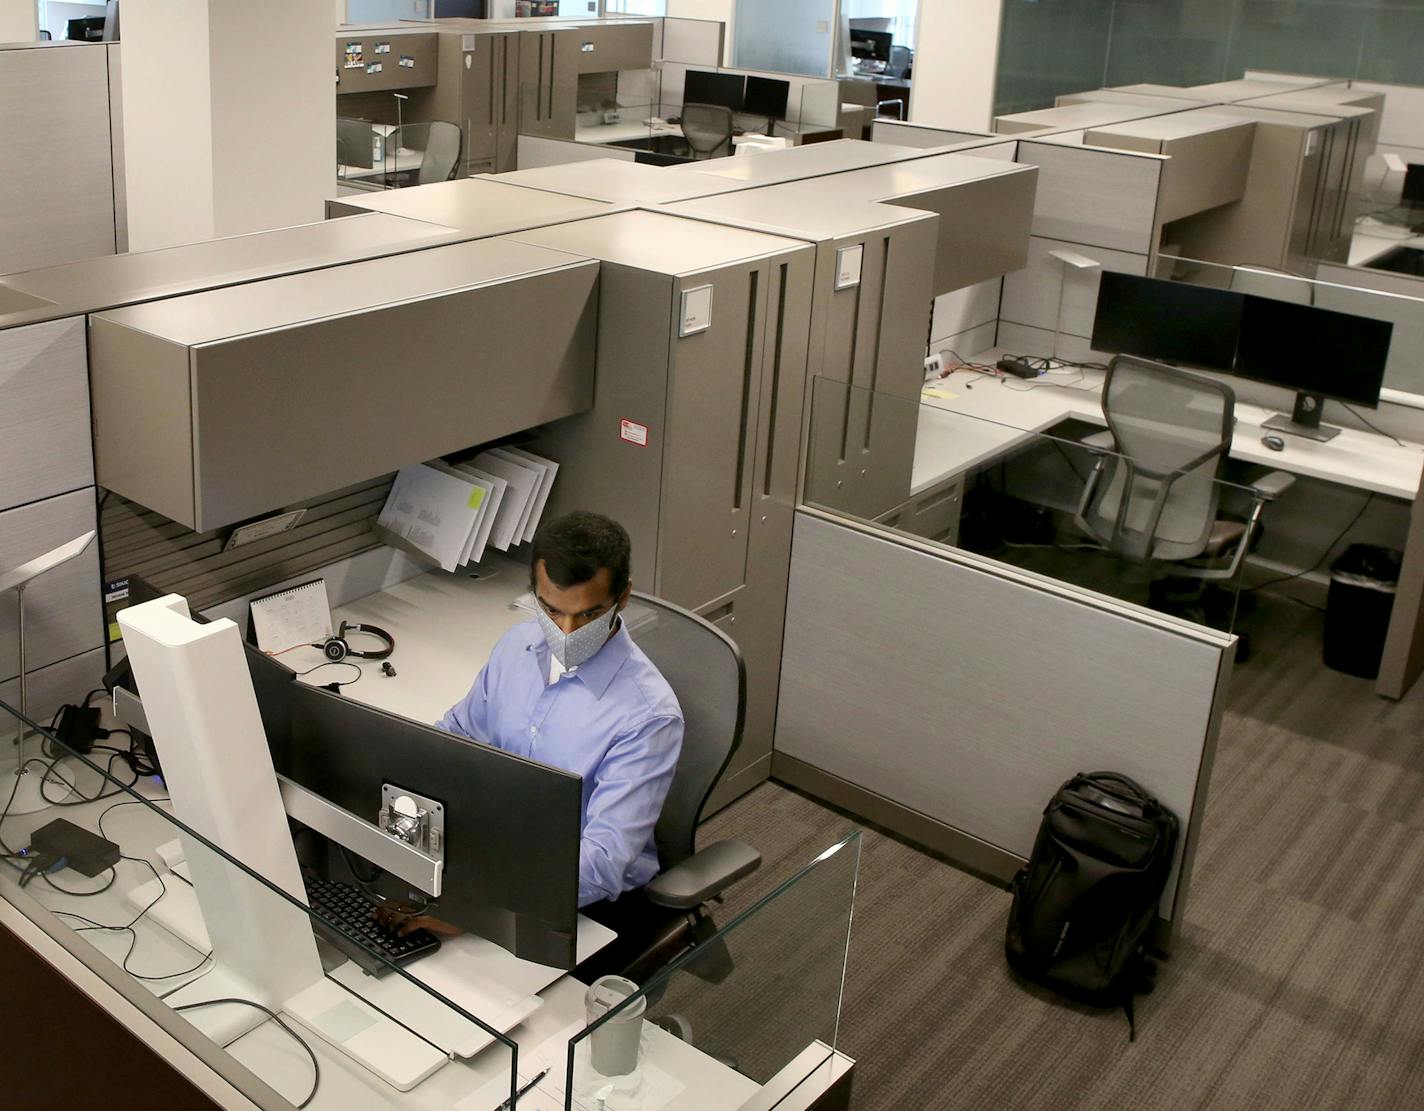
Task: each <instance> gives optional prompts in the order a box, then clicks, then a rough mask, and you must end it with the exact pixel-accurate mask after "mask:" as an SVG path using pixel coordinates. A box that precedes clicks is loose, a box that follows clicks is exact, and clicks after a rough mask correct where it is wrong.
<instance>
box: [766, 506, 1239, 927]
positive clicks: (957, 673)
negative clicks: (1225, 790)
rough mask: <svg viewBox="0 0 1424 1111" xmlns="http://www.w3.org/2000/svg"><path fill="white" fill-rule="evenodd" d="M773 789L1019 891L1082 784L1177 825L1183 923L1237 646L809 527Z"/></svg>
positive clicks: (894, 543)
mask: <svg viewBox="0 0 1424 1111" xmlns="http://www.w3.org/2000/svg"><path fill="white" fill-rule="evenodd" d="M786 615H787V616H786V643H785V654H784V656H783V664H782V674H781V702H780V708H779V711H778V714H777V723H776V754H775V759H774V761H773V765H772V767H773V774H774V775H775V776H776V777H777V778H778V779H779V780H781V781H783V782H786V783H789V784H791V785H792V786H796V787H799V788H801V789H803V790H806V791H808V792H810V793H811V794H814V795H817V796H819V797H821V798H824V799H826V800H828V801H830V802H832V803H835V804H837V805H840V806H844V807H846V808H847V809H849V810H851V811H853V812H854V813H857V814H860V815H863V816H864V817H866V818H869V819H871V820H872V821H875V822H877V823H879V824H881V825H883V826H886V827H887V828H889V829H891V830H894V831H895V832H898V833H901V834H903V835H905V836H907V837H909V838H911V839H913V840H915V841H918V842H920V843H922V844H925V845H927V846H929V847H931V848H933V849H936V850H939V851H941V852H943V853H945V854H947V855H948V856H950V857H951V858H953V859H955V860H957V861H959V862H961V863H962V864H964V865H966V866H967V867H969V868H971V869H972V870H974V871H977V872H979V873H981V874H985V875H989V876H993V877H995V878H997V879H1000V880H1004V881H1007V880H1008V879H1009V878H1010V876H1012V874H1013V872H1014V871H1015V870H1016V869H1017V868H1018V867H1019V866H1020V864H1021V863H1022V861H1023V860H1024V859H1025V858H1026V857H1027V856H1028V854H1029V852H1030V850H1031V848H1032V845H1033V838H1034V833H1035V831H1036V830H1037V828H1038V823H1039V819H1040V817H1041V815H1042V811H1043V808H1044V806H1045V805H1046V804H1047V802H1048V800H1049V798H1050V797H1051V795H1052V793H1053V791H1054V790H1055V789H1056V788H1057V787H1058V786H1059V785H1060V784H1061V783H1062V782H1063V781H1064V780H1066V779H1068V778H1069V777H1071V776H1072V775H1074V774H1075V773H1077V772H1083V771H1097V770H1102V769H1108V770H1114V771H1119V772H1123V773H1125V774H1127V775H1130V776H1131V777H1133V778H1134V779H1136V780H1138V781H1139V782H1140V783H1142V784H1143V786H1144V787H1146V788H1147V789H1148V790H1149V791H1151V792H1152V793H1153V794H1154V795H1156V796H1157V797H1158V798H1159V799H1160V800H1161V801H1162V802H1163V803H1165V804H1166V805H1167V806H1169V807H1170V808H1171V809H1172V810H1173V811H1174V812H1175V813H1176V814H1177V815H1178V817H1179V818H1180V819H1181V822H1182V836H1181V840H1180V842H1179V845H1178V857H1177V867H1176V870H1175V872H1174V876H1173V879H1172V880H1171V881H1170V882H1169V885H1168V889H1167V893H1166V895H1165V896H1164V897H1163V900H1162V917H1163V918H1164V919H1166V920H1167V923H1168V924H1169V928H1168V931H1167V933H1168V936H1167V938H1166V940H1167V941H1170V939H1171V934H1172V933H1174V932H1175V931H1176V930H1177V929H1178V928H1179V927H1180V924H1181V921H1182V916H1183V912H1184V909H1185V906H1186V897H1187V889H1188V883H1189V881H1190V878H1191V870H1192V863H1193V858H1194V853H1195V849H1196V845H1197V842H1198V839H1199V837H1200V831H1201V819H1202V814H1203V811H1204V808H1205V805H1206V791H1207V784H1208V780H1209V776H1210V772H1211V764H1212V757H1213V752H1214V748H1215V744H1216V738H1217V734H1218V732H1219V730H1220V724H1221V714H1222V708H1223V702H1224V696H1225V691H1226V683H1227V677H1228V676H1229V674H1230V670H1231V663H1232V659H1233V656H1234V652H1235V638H1234V637H1232V636H1230V635H1228V634H1225V633H1219V632H1216V631H1215V630H1211V629H1207V628H1204V627H1202V626H1197V625H1192V624H1189V623H1187V622H1184V621H1179V620H1177V619H1174V618H1170V617H1166V616H1164V615H1161V614H1157V613H1152V612H1150V611H1146V610H1143V609H1141V608H1139V607H1134V606H1130V605H1126V604H1122V603H1118V602H1116V601H1114V600H1112V599H1109V598H1106V597H1104V596H1102V595H1097V594H1094V593H1092V592H1089V591H1084V590H1080V589H1077V588H1074V587H1071V586H1067V585H1065V584H1063V583H1060V582H1056V581H1053V580H1050V579H1045V578H1043V577H1041V576H1037V575H1033V574H1031V573H1027V572H1023V571H1019V570H1017V569H1015V568H1011V567H1008V566H1006V565H1004V564H1000V563H996V562H995V561H993V560H988V559H983V558H980V557H977V556H973V555H970V554H968V553H966V552H962V551H958V550H955V549H949V548H945V547H943V546H940V545H935V544H931V543H928V542H924V541H919V540H917V539H915V538H913V537H909V536H906V535H903V534H897V533H892V532H889V531H888V530H884V529H879V528H876V527H874V526H870V525H866V524H861V523H858V522H856V521H854V520H851V519H849V518H842V517H838V516H833V515H831V514H828V513H825V512H823V511H821V510H818V509H812V508H807V507H802V508H800V509H798V510H797V511H796V524H795V539H794V543H793V545H792V557H791V578H790V590H789V594H788V600H787V610H786Z"/></svg>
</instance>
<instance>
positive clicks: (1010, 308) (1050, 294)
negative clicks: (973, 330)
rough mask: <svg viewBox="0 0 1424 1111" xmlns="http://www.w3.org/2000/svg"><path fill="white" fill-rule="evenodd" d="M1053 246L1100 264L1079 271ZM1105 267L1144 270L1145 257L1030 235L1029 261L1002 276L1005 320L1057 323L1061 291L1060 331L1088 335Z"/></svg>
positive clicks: (1048, 325) (1124, 271)
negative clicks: (1053, 253) (1061, 315)
mask: <svg viewBox="0 0 1424 1111" xmlns="http://www.w3.org/2000/svg"><path fill="white" fill-rule="evenodd" d="M1056 250H1064V251H1071V252H1072V253H1073V254H1075V255H1083V256H1085V257H1087V258H1090V259H1093V260H1094V261H1096V262H1098V263H1100V264H1101V268H1100V269H1097V270H1080V269H1078V268H1076V267H1073V266H1070V265H1068V264H1067V263H1065V262H1062V261H1060V260H1059V259H1056V258H1054V257H1053V255H1052V254H1051V253H1050V252H1052V251H1056ZM1104 270H1115V271H1117V272H1119V273H1122V274H1136V275H1139V276H1140V275H1143V274H1146V273H1147V256H1146V255H1138V254H1130V253H1128V252H1126V251H1112V250H1108V249H1107V248H1105V247H1093V246H1089V245H1086V244H1081V243H1060V242H1058V241H1056V240H1052V239H1042V238H1040V237H1038V236H1034V237H1033V238H1032V239H1030V240H1029V244H1028V261H1027V263H1026V264H1025V266H1024V268H1023V269H1022V270H1019V271H1016V272H1015V273H1012V274H1009V275H1007V276H1006V277H1005V278H1004V302H1003V307H1002V309H1001V310H1000V313H999V315H1000V317H1001V318H1002V319H1003V320H1007V321H1010V322H1012V323H1014V324H1026V325H1028V326H1030V327H1033V328H1045V329H1047V330H1048V331H1050V332H1052V331H1053V330H1054V329H1055V328H1056V327H1057V323H1058V298H1059V293H1060V292H1061V293H1062V296H1063V331H1064V332H1066V333H1069V334H1071V335H1075V336H1082V337H1084V338H1087V337H1088V336H1091V335H1092V334H1093V315H1094V314H1095V313H1096V312H1097V305H1098V284H1099V283H1100V282H1101V281H1102V275H1103V271H1104Z"/></svg>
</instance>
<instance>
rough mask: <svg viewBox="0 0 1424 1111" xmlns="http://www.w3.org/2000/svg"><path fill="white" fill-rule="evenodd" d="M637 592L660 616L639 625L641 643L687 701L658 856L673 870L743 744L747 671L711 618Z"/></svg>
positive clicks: (686, 852)
mask: <svg viewBox="0 0 1424 1111" xmlns="http://www.w3.org/2000/svg"><path fill="white" fill-rule="evenodd" d="M634 598H636V599H637V601H638V602H640V603H642V604H643V605H645V606H647V607H649V608H650V609H652V611H653V614H654V618H653V620H651V621H648V622H647V623H645V624H641V625H639V626H638V628H636V629H634V630H633V631H632V633H631V635H632V637H633V640H634V643H636V644H637V645H638V647H639V648H641V649H642V650H643V651H644V652H645V653H646V654H647V656H648V658H649V659H650V660H652V661H653V664H654V665H655V666H656V667H657V669H658V670H659V671H660V672H662V675H663V678H664V679H666V680H667V681H668V685H669V686H670V687H672V690H673V693H674V694H675V695H677V701H678V704H679V705H680V706H681V707H682V717H683V735H682V755H681V757H680V758H679V759H678V763H677V771H676V773H675V774H674V775H673V781H672V787H671V788H670V789H669V790H668V797H667V801H666V802H665V803H663V812H662V816H661V817H660V818H659V819H658V824H657V828H656V830H655V831H654V837H655V840H656V841H657V846H658V860H659V862H660V863H661V865H662V867H663V868H670V867H671V866H672V865H674V864H677V863H678V862H679V861H682V860H685V859H686V858H687V857H689V856H691V855H692V851H693V841H694V838H695V836H696V831H697V821H698V818H699V817H700V816H701V814H702V807H703V804H704V803H706V801H707V796H708V795H709V794H711V793H712V788H713V787H714V786H716V784H717V780H718V779H719V778H720V777H721V775H722V772H723V770H724V769H725V768H726V767H727V762H728V761H729V760H731V758H732V753H734V752H735V751H736V750H737V746H738V745H740V744H741V742H742V724H743V720H744V718H745V715H746V691H747V679H746V669H745V667H744V666H743V664H742V656H741V653H740V652H739V651H738V650H737V646H736V645H735V644H733V643H732V641H731V640H730V639H728V637H727V636H725V635H724V634H723V633H722V631H721V630H720V629H718V628H717V627H716V626H715V625H713V624H712V623H711V622H709V621H704V620H703V619H702V618H700V617H698V616H697V615H696V614H694V613H689V612H688V611H687V610H684V609H681V608H679V607H678V606H674V605H671V604H669V603H667V602H664V601H661V600H660V599H657V598H651V597H648V596H647V595H644V594H635V595H634Z"/></svg>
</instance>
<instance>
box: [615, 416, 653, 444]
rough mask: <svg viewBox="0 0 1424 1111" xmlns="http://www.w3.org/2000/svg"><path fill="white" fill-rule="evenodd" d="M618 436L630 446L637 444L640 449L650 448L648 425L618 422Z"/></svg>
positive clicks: (627, 421)
mask: <svg viewBox="0 0 1424 1111" xmlns="http://www.w3.org/2000/svg"><path fill="white" fill-rule="evenodd" d="M618 435H619V436H621V437H622V438H623V439H625V440H627V441H628V442H629V443H630V444H637V445H638V446H639V447H647V446H648V426H647V425H646V424H638V423H637V422H636V421H631V420H621V421H619V422H618Z"/></svg>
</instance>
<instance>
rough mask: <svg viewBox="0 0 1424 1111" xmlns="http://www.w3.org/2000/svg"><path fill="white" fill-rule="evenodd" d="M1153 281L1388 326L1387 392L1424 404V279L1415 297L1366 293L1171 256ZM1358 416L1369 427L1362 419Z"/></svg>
mask: <svg viewBox="0 0 1424 1111" xmlns="http://www.w3.org/2000/svg"><path fill="white" fill-rule="evenodd" d="M1331 270H1332V272H1339V273H1340V274H1341V276H1342V277H1344V276H1347V275H1348V273H1349V271H1348V270H1346V269H1345V268H1343V267H1339V268H1336V267H1332V268H1331ZM1153 276H1154V277H1158V278H1168V279H1171V280H1173V281H1179V282H1190V283H1192V284H1195V285H1207V286H1212V287H1214V288H1217V289H1230V290H1234V291H1236V292H1237V293H1246V294H1251V295H1253V296H1256V297H1269V298H1271V299H1273V300H1277V301H1291V302H1294V303H1296V304H1301V305H1313V306H1315V307H1316V308H1321V309H1329V310H1331V311H1332V312H1341V313H1348V314H1350V315H1351V316H1362V317H1367V318H1369V319H1371V320H1383V321H1387V322H1389V323H1390V324H1392V325H1393V326H1394V330H1393V332H1392V333H1391V335H1390V343H1389V356H1388V359H1387V361H1386V363H1385V372H1384V388H1385V389H1386V390H1391V391H1397V392H1399V393H1404V394H1411V395H1418V396H1419V397H1420V398H1421V399H1424V279H1421V280H1420V281H1419V283H1418V284H1419V287H1420V289H1419V295H1418V296H1411V295H1408V294H1405V293H1395V292H1389V291H1385V290H1379V289H1366V288H1364V287H1362V286H1354V285H1350V284H1348V282H1345V281H1322V280H1319V279H1309V278H1302V277H1299V276H1297V275H1294V274H1282V273H1278V272H1276V271H1273V270H1264V269H1261V268H1259V267H1252V266H1223V265H1221V264H1219V263H1214V262H1202V261H1201V260H1199V259H1189V258H1179V257H1175V256H1172V255H1161V256H1159V257H1158V258H1157V261H1156V264H1155V269H1154V271H1153ZM1340 373H1342V374H1344V373H1348V368H1344V367H1342V368H1341V369H1340ZM1395 400H1400V399H1399V398H1395ZM1417 403H1424V401H1421V402H1417ZM1355 416H1356V417H1357V418H1358V419H1359V420H1360V421H1361V422H1365V421H1366V418H1364V417H1361V416H1360V414H1359V413H1355Z"/></svg>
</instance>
